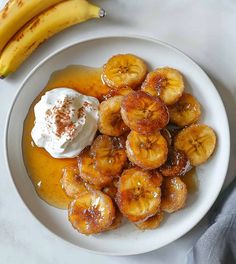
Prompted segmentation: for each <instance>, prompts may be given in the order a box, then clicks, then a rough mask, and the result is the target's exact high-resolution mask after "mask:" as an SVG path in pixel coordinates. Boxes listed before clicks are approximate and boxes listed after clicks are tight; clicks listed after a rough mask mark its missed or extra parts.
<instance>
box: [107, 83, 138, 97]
mask: <svg viewBox="0 0 236 264" xmlns="http://www.w3.org/2000/svg"><path fill="white" fill-rule="evenodd" d="M133 91H134V90H133V89H132V88H130V87H128V86H126V87H121V88H119V89H111V90H110V91H109V93H108V94H107V98H110V97H113V96H119V95H121V96H125V95H127V94H130V93H132V92H133Z"/></svg>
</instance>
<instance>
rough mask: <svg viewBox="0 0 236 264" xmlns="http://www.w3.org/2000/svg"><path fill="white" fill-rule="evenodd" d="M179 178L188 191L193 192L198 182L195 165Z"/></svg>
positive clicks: (196, 188)
mask: <svg viewBox="0 0 236 264" xmlns="http://www.w3.org/2000/svg"><path fill="white" fill-rule="evenodd" d="M181 180H182V181H183V182H184V183H185V184H186V186H187V190H188V192H189V193H195V192H196V191H197V190H198V186H199V182H198V178H197V174H196V168H195V167H193V168H192V169H191V170H189V171H188V172H187V173H186V174H185V175H184V176H182V177H181Z"/></svg>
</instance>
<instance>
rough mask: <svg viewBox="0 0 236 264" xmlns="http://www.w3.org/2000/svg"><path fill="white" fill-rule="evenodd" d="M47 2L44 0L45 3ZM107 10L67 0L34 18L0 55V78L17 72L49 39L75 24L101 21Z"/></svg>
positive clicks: (74, 0) (75, 0) (79, 1)
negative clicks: (95, 19) (91, 20)
mask: <svg viewBox="0 0 236 264" xmlns="http://www.w3.org/2000/svg"><path fill="white" fill-rule="evenodd" d="M43 2H45V1H43ZM104 15H105V11H104V10H103V9H101V8H99V7H97V6H94V5H92V4H90V3H88V2H87V1H86V0H68V1H64V2H62V3H59V4H57V5H55V6H53V7H52V8H50V9H48V10H46V11H44V12H43V13H41V14H40V15H38V16H36V17H34V18H33V19H32V20H31V21H30V22H29V23H27V24H26V25H25V26H24V27H23V28H22V29H21V30H20V31H18V32H17V33H16V35H15V36H14V37H13V38H12V40H11V41H10V42H9V43H8V44H7V46H6V47H5V49H4V50H3V52H2V54H1V56H0V77H1V78H4V77H6V76H7V75H9V74H10V73H12V72H14V71H16V70H17V68H18V67H19V66H20V65H21V64H22V63H23V61H24V60H25V59H26V58H27V57H28V56H29V55H30V54H31V53H32V52H33V51H34V50H35V49H36V48H37V47H38V46H39V45H40V44H41V43H42V42H43V41H45V40H46V39H48V38H49V37H51V36H53V35H54V34H56V33H57V32H59V31H62V30H63V29H65V28H67V27H70V26H72V25H74V24H77V23H80V22H83V21H86V20H88V19H91V18H99V17H103V16H104Z"/></svg>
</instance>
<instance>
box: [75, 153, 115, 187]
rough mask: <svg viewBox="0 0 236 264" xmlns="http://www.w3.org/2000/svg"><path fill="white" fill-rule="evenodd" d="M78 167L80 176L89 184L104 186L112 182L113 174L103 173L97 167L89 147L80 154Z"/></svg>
mask: <svg viewBox="0 0 236 264" xmlns="http://www.w3.org/2000/svg"><path fill="white" fill-rule="evenodd" d="M78 167H79V175H80V177H81V178H82V179H83V180H84V181H85V182H87V183H89V184H92V185H95V186H99V187H104V186H106V185H108V184H110V183H111V182H112V177H111V175H107V174H103V173H101V172H99V171H98V170H97V169H96V167H95V160H94V157H93V156H92V154H91V152H90V149H89V148H86V149H85V150H84V151H83V152H82V153H80V155H79V156H78Z"/></svg>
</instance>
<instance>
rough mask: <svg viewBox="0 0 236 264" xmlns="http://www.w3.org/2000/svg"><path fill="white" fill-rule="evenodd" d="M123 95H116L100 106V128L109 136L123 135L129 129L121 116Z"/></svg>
mask: <svg viewBox="0 0 236 264" xmlns="http://www.w3.org/2000/svg"><path fill="white" fill-rule="evenodd" d="M122 99H123V96H114V97H111V98H109V99H107V100H106V101H103V102H102V103H101V104H100V106H99V121H98V129H99V131H100V132H101V133H102V134H105V135H108V136H116V137H118V136H121V135H122V134H123V133H125V132H126V131H128V130H129V128H128V127H127V126H126V125H125V123H124V121H123V120H122V118H121V113H120V105H121V101H122Z"/></svg>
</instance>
